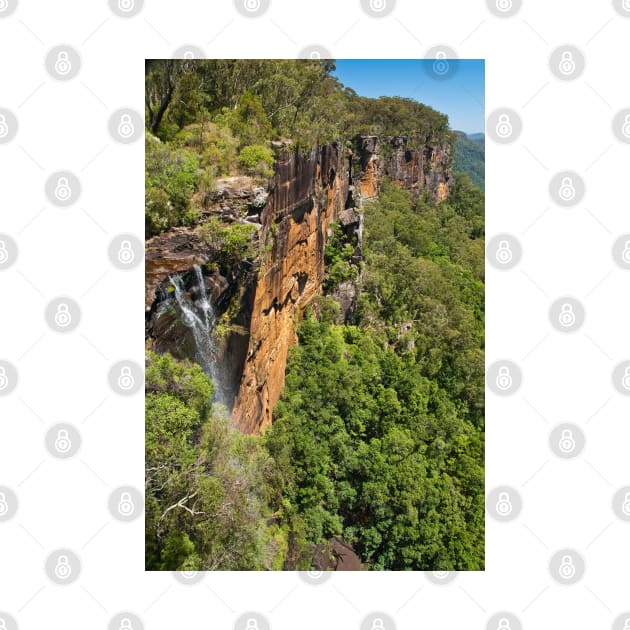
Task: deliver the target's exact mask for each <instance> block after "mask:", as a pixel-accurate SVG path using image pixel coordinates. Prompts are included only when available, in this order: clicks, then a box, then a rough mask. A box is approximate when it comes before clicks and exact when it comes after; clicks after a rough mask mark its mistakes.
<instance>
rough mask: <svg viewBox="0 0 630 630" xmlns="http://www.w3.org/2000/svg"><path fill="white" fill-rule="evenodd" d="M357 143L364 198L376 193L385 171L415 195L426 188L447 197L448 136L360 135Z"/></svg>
mask: <svg viewBox="0 0 630 630" xmlns="http://www.w3.org/2000/svg"><path fill="white" fill-rule="evenodd" d="M357 145H358V152H359V164H360V173H359V177H358V185H359V189H360V191H361V196H362V198H363V199H372V198H374V197H376V196H377V195H378V192H379V188H380V182H381V181H382V180H383V176H384V175H387V176H388V177H390V178H391V179H392V180H394V181H396V182H398V183H399V184H400V186H401V187H402V188H406V189H407V190H411V191H412V192H413V193H414V194H415V195H419V194H420V193H421V192H422V191H423V190H426V191H427V192H428V193H429V194H431V195H433V196H434V197H435V198H436V199H437V200H438V201H443V200H444V199H446V197H448V193H449V186H450V179H451V165H452V159H453V156H452V140H451V139H450V138H448V137H444V138H437V137H433V136H429V137H427V138H424V139H423V140H422V141H419V140H418V139H414V138H408V137H407V136H395V137H393V138H380V137H379V136H360V137H359V138H358V139H357Z"/></svg>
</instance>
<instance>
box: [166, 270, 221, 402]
mask: <svg viewBox="0 0 630 630" xmlns="http://www.w3.org/2000/svg"><path fill="white" fill-rule="evenodd" d="M194 270H195V285H194V286H193V287H191V291H190V292H189V293H188V294H187V293H186V289H185V287H184V282H183V280H182V278H181V276H180V275H179V274H176V275H173V276H169V280H170V282H171V284H172V285H173V288H174V290H175V291H174V293H175V300H176V301H177V304H178V306H179V308H180V309H181V312H182V321H183V322H184V324H185V325H186V326H188V327H189V328H190V329H191V331H192V335H193V338H194V340H195V349H196V355H197V356H196V358H197V362H198V363H199V365H201V367H202V369H203V371H204V372H205V373H206V374H208V375H209V376H210V378H211V379H212V381H213V383H214V398H215V401H216V402H218V403H220V404H223V405H226V396H225V392H224V391H223V387H222V379H221V374H220V370H219V366H218V363H217V358H216V355H217V347H216V343H215V340H214V337H213V334H212V333H213V331H214V327H215V323H216V314H215V311H214V308H213V307H212V300H211V297H210V295H209V293H208V291H207V289H206V283H205V281H204V279H203V274H202V272H201V267H199V265H195V266H194ZM189 295H190V298H189ZM195 295H198V298H197V299H193V296H195Z"/></svg>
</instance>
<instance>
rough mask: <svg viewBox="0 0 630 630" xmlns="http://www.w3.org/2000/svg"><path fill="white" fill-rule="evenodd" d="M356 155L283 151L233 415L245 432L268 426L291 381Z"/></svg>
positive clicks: (333, 150) (265, 219) (265, 217)
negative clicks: (290, 367) (295, 348)
mask: <svg viewBox="0 0 630 630" xmlns="http://www.w3.org/2000/svg"><path fill="white" fill-rule="evenodd" d="M348 159H349V155H348V153H347V151H345V150H344V149H343V148H341V147H340V146H339V145H337V144H330V145H326V146H324V147H322V148H320V149H317V150H315V149H313V150H311V151H310V152H309V153H308V154H307V155H300V154H299V153H297V152H294V153H285V154H284V155H282V156H281V158H280V160H279V163H278V168H277V174H276V177H275V180H274V183H273V187H272V190H271V191H270V196H269V199H268V201H267V205H266V206H265V208H264V209H263V211H262V213H261V220H262V224H263V228H262V229H263V234H262V239H261V240H262V241H263V242H264V241H265V237H267V238H273V247H272V250H271V252H270V254H269V260H268V261H267V263H266V265H265V267H264V268H263V270H262V271H261V272H260V274H259V277H258V282H257V286H256V292H255V296H254V301H253V308H252V315H251V322H250V340H249V349H248V352H247V357H246V359H245V366H244V369H243V376H242V380H241V386H240V389H239V392H238V395H237V397H236V401H235V404H234V409H233V410H232V419H233V421H234V422H235V423H236V424H237V426H238V427H239V428H240V429H241V430H242V431H244V432H245V433H254V432H259V431H264V430H265V428H266V427H268V426H269V424H270V423H271V419H272V412H273V408H274V406H275V404H276V402H277V401H278V399H279V398H280V394H281V392H282V387H283V385H284V372H285V369H286V362H287V356H288V350H289V347H290V346H291V345H293V344H294V343H295V341H296V335H295V325H296V323H297V320H298V319H299V317H300V316H301V314H302V312H303V310H304V308H305V306H306V305H307V304H308V303H309V302H310V301H311V300H312V299H313V298H314V297H315V296H316V295H318V294H320V293H321V287H322V282H323V280H324V246H325V243H326V237H327V234H326V232H327V230H328V226H329V225H330V224H331V223H332V222H333V221H335V220H336V219H337V218H338V217H339V215H340V214H341V212H342V211H343V210H344V209H345V207H346V204H347V203H350V201H349V198H348V192H349V168H348V163H347V162H348Z"/></svg>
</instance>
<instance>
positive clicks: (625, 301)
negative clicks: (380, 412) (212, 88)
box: [0, 0, 630, 630]
mask: <svg viewBox="0 0 630 630" xmlns="http://www.w3.org/2000/svg"><path fill="white" fill-rule="evenodd" d="M9 3H10V4H11V0H9ZM629 30H630V18H624V17H622V16H621V15H619V14H618V13H617V12H616V11H615V9H614V7H613V3H611V2H603V1H602V2H590V3H580V4H578V3H575V2H569V1H568V0H559V1H555V2H553V3H550V2H546V3H543V2H534V1H533V0H525V1H524V3H523V7H522V8H521V10H520V11H519V12H517V13H516V15H514V16H513V17H506V18H500V17H497V16H495V15H494V14H493V13H491V12H490V11H489V10H488V9H487V7H486V5H485V4H484V3H483V2H481V1H480V0H475V1H474V2H470V1H469V0H468V1H466V0H458V1H456V0H449V1H444V2H435V1H429V2H423V3H417V2H413V1H412V0H406V1H403V0H398V2H397V6H396V7H395V10H394V11H393V12H392V13H391V14H389V15H387V16H385V17H383V18H381V19H376V18H373V17H370V16H368V15H366V14H365V13H364V12H363V11H362V10H361V6H360V3H359V2H358V1H356V2H355V1H349V2H343V3H342V2H339V1H333V0H320V1H319V2H317V3H306V2H295V1H294V2H290V1H289V0H272V3H271V7H270V8H269V10H268V11H267V12H266V13H265V14H264V15H263V16H261V17H258V18H255V19H248V18H245V17H243V16H242V15H241V14H240V13H238V12H237V11H236V10H235V7H234V5H233V3H232V2H229V1H227V0H221V1H220V2H219V1H217V2H198V1H193V0H182V2H180V3H177V4H175V3H166V2H161V3H160V2H158V1H157V0H153V1H148V2H147V3H146V5H145V6H144V8H143V10H142V12H140V13H139V14H138V15H137V16H135V17H133V18H128V19H124V18H121V17H118V16H116V15H114V14H113V13H112V12H111V11H110V9H109V6H108V4H107V2H105V1H104V0H101V1H99V2H85V0H83V1H82V2H81V1H79V0H63V1H60V2H35V1H31V2H28V1H26V0H21V2H20V4H19V6H18V7H17V10H16V11H15V12H14V13H12V14H11V15H10V16H7V17H2V18H0V77H1V83H0V107H3V108H6V109H8V110H11V111H12V112H13V113H14V114H15V115H16V117H17V119H18V123H19V129H18V133H17V136H16V138H15V139H14V140H13V141H12V142H10V143H8V144H0V173H1V181H2V183H1V188H0V232H2V233H5V234H9V235H11V236H13V237H14V238H15V240H16V241H17V243H18V246H19V257H18V259H17V262H16V263H15V264H14V265H13V266H12V267H11V268H10V269H8V270H4V271H0V287H1V293H0V300H1V305H2V306H1V307H0V331H1V333H0V338H1V340H2V341H1V345H0V358H1V359H5V360H8V361H10V362H11V363H13V364H14V365H16V366H17V369H18V371H19V383H18V386H17V388H16V389H15V390H14V391H13V392H12V393H11V394H10V395H8V396H2V397H0V485H4V486H8V487H10V488H12V489H13V490H14V491H15V492H16V493H17V495H18V497H19V509H18V512H17V514H16V516H15V517H14V518H13V519H11V520H10V521H7V522H3V523H0V610H4V611H6V612H8V613H10V614H11V615H12V616H13V617H14V618H15V620H16V621H17V623H18V626H19V628H20V629H22V630H26V629H35V628H41V627H42V626H44V625H45V627H49V626H55V627H63V628H64V629H67V630H70V629H77V630H78V629H84V628H85V627H88V626H89V627H96V628H98V627H103V628H105V627H107V625H108V623H109V620H110V619H111V618H112V617H113V616H114V615H115V614H116V613H118V612H119V611H121V610H130V611H135V612H136V613H137V614H138V615H140V617H141V618H142V619H143V622H144V626H145V627H146V628H155V629H158V628H164V629H166V628H210V627H219V628H230V627H232V625H233V623H234V620H235V619H236V618H237V617H238V616H239V615H240V614H241V613H242V612H244V611H246V610H257V611H260V612H262V613H264V614H265V615H267V617H268V618H269V619H270V621H271V624H272V627H273V628H277V629H282V628H286V629H289V628H295V627H296V626H297V627H300V628H313V629H315V628H318V629H319V628H322V627H326V628H358V627H359V624H360V621H361V619H362V618H363V617H364V616H365V615H366V614H368V613H370V612H372V611H374V610H383V611H387V612H388V613H389V614H391V615H392V616H393V617H394V618H395V619H396V623H397V627H398V628H415V627H428V628H436V627H440V628H453V629H455V628H463V627H466V628H485V627H486V623H487V620H488V619H489V618H490V617H491V616H492V615H493V614H494V613H495V612H497V611H500V610H508V611H511V612H513V613H514V614H516V615H517V616H518V617H519V618H520V620H521V623H522V625H523V627H526V628H535V629H536V630H543V629H546V628H549V629H551V628H554V629H555V628H557V627H559V626H560V625H561V626H563V627H567V628H589V629H590V628H594V627H599V628H608V627H611V626H612V623H613V620H614V619H615V617H616V616H617V615H618V614H620V613H622V612H623V611H624V610H627V609H630V601H629V599H628V592H629V591H628V583H629V580H628V567H629V566H630V545H628V532H629V529H628V528H629V527H630V525H629V524H628V523H625V522H623V521H621V520H619V519H617V518H616V517H615V515H614V513H613V510H612V509H611V500H612V496H613V494H614V492H615V491H616V490H617V488H619V487H621V486H624V485H626V484H628V483H630V471H629V464H628V461H629V460H628V444H630V428H629V423H628V401H627V399H626V398H624V397H623V396H621V395H620V394H618V393H617V392H616V390H615V389H614V387H613V384H612V382H611V373H612V370H613V368H614V366H615V365H616V364H617V363H618V362H620V361H622V360H624V359H626V358H628V357H629V356H630V348H629V347H628V334H627V330H628V328H627V321H628V309H629V307H630V292H629V291H628V290H627V286H628V285H627V282H628V272H626V271H624V270H622V269H620V268H619V267H617V266H615V264H614V261H613V259H612V257H611V247H612V243H613V241H614V240H615V238H616V237H617V236H619V235H620V234H622V233H624V232H626V231H630V228H629V226H628V219H627V216H628V210H627V204H628V201H627V199H628V186H627V181H628V151H630V147H628V146H626V145H624V144H623V143H621V142H619V141H618V140H617V139H616V138H615V136H614V134H613V132H612V129H611V124H612V119H613V116H614V115H615V113H616V112H617V111H619V110H621V109H623V108H625V107H627V106H630V93H629V91H630V88H629V85H630V84H629V83H628V68H627V66H628V59H630V55H629V47H630V37H629ZM60 43H68V44H71V45H73V46H74V47H75V48H77V49H78V50H79V52H80V55H81V59H82V67H81V71H80V73H79V75H78V76H77V77H76V78H75V79H73V80H72V81H69V82H58V81H55V80H53V79H52V78H51V77H50V76H49V75H48V74H47V72H46V69H45V67H44V58H45V55H46V53H47V51H48V50H49V49H50V48H52V47H53V46H55V45H57V44H60ZM190 43H192V44H196V45H197V46H199V47H201V48H202V49H203V50H204V51H205V53H206V55H207V56H210V57H295V56H297V55H298V53H299V51H300V50H301V49H302V48H304V46H307V45H310V44H313V43H316V44H319V45H323V46H325V47H327V48H328V49H329V50H331V52H332V54H333V56H335V57H337V58H345V57H365V58H380V57H389V58H397V57H400V58H403V57H410V58H417V57H422V56H423V55H424V54H425V53H426V51H427V50H428V49H429V48H431V47H433V46H434V45H439V44H445V45H449V46H451V47H452V48H454V49H455V50H456V51H457V53H458V55H459V56H460V57H462V58H485V59H486V85H487V102H486V107H487V111H488V112H491V111H493V110H494V109H496V108H499V107H503V106H506V107H510V108H511V109H513V110H515V111H516V112H517V113H518V115H519V116H520V118H521V119H522V121H523V132H522V134H521V136H520V138H519V139H518V141H516V142H514V143H511V144H508V145H500V144H495V143H492V142H491V141H488V142H487V164H486V173H487V177H486V189H487V191H488V192H487V197H486V199H487V235H488V238H490V237H491V236H492V235H494V234H496V233H499V232H507V233H510V234H513V235H514V236H516V237H517V238H518V239H519V240H520V242H521V243H522V245H523V259H522V261H521V263H520V265H519V266H518V267H517V268H516V269H514V270H512V271H509V272H505V271H504V272H501V271H498V270H495V269H493V268H492V267H490V266H488V273H487V275H488V278H487V280H488V289H487V312H488V328H487V333H488V334H487V342H488V346H487V361H488V363H492V362H493V361H495V360H498V359H502V358H509V359H511V360H513V361H515V362H516V363H517V364H518V365H519V366H520V368H521V370H522V372H523V384H522V387H521V388H520V390H519V391H518V392H517V393H516V394H515V395H513V396H510V397H498V396H495V395H493V394H492V393H490V392H489V393H488V396H487V403H488V404H487V408H488V412H487V431H488V435H487V488H488V489H491V488H493V487H495V486H498V485H508V486H512V487H514V488H516V489H518V492H519V493H520V495H521V496H522V499H523V510H522V512H521V514H520V515H519V517H518V518H517V519H515V520H514V521H511V522H509V523H501V522H497V521H496V520H493V519H491V518H488V520H487V570H486V571H485V573H468V574H463V573H462V574H459V575H458V576H457V578H456V579H455V580H454V581H453V582H451V583H450V584H449V585H448V586H436V585H434V584H433V583H431V582H430V581H428V580H427V579H426V577H425V576H424V575H423V574H421V573H413V574H412V573H410V574H391V573H370V574H367V573H366V574H335V575H334V576H333V577H332V579H330V580H329V581H327V582H326V583H325V584H322V585H320V586H309V585H307V584H305V583H304V582H303V581H301V580H300V579H299V578H298V577H297V575H296V574H294V573H274V574H265V575H262V574H253V573H217V574H208V575H207V576H206V577H205V579H204V580H203V581H202V582H200V583H199V584H197V585H195V586H184V585H181V584H180V583H178V582H177V581H175V580H174V579H173V576H172V575H171V574H170V573H164V574H156V573H154V574H150V573H145V572H144V571H143V559H144V541H143V525H142V519H139V520H136V521H134V522H132V523H121V522H119V521H116V520H114V519H113V518H112V517H111V516H110V514H109V512H108V508H107V499H108V496H109V494H110V492H111V491H112V490H113V489H114V488H116V487H118V486H121V485H125V484H129V485H132V486H136V487H138V488H142V486H143V444H144V424H143V397H142V393H139V394H137V395H135V396H131V397H120V396H117V395H116V394H114V393H113V392H112V391H111V390H110V389H109V387H108V382H107V372H108V370H109V368H110V366H111V365H112V364H113V363H115V362H116V361H118V360H121V359H132V360H135V361H137V362H138V363H142V362H143V317H142V313H143V296H144V283H143V273H142V268H141V267H139V268H137V269H135V270H133V271H129V272H123V271H119V270H117V269H115V268H114V267H113V266H112V265H111V264H110V263H109V260H108V258H107V246H108V244H109V242H110V240H111V239H112V238H113V237H114V236H115V235H117V234H120V233H123V232H130V233H133V234H136V235H138V236H140V237H142V234H143V231H144V226H143V143H142V141H139V142H137V143H134V144H131V145H123V144H118V143H116V142H114V141H113V140H112V138H111V137H110V136H109V134H108V129H107V123H108V118H109V116H110V114H111V113H112V112H113V111H114V110H116V109H118V108H120V107H132V108H134V109H136V110H138V111H140V112H142V111H143V73H144V66H143V60H144V58H145V57H170V56H172V54H173V52H174V51H175V50H176V49H177V48H179V47H180V46H182V45H186V44H190ZM565 43H571V44H573V45H575V46H577V47H578V48H580V49H581V51H582V52H583V54H584V56H585V59H586V68H585V71H584V73H583V75H582V76H581V77H580V78H579V79H577V80H575V81H570V82H561V81H559V80H558V79H557V78H556V77H554V76H553V75H552V74H551V72H550V71H549V66H548V60H549V56H550V54H551V52H552V50H553V49H554V48H555V47H556V46H558V45H561V44H565ZM418 97H419V98H420V99H421V98H422V95H421V94H419V95H418ZM60 169H69V170H71V171H73V172H75V173H76V174H77V175H78V176H79V177H80V179H81V183H82V188H83V193H82V196H81V198H80V200H79V202H78V203H77V204H75V205H72V206H71V207H68V208H59V207H55V206H53V205H51V204H50V203H49V201H48V200H47V199H46V197H45V195H44V182H45V180H46V177H47V176H48V175H49V174H50V173H51V172H53V171H56V170H60ZM569 169H570V170H574V171H576V172H578V173H579V174H580V175H581V176H582V177H583V178H584V180H585V182H586V195H585V198H584V200H583V201H582V202H581V203H580V204H578V205H576V206H575V207H570V208H562V207H559V206H557V205H555V204H554V203H553V202H552V200H551V199H550V196H549V192H548V184H549V181H550V179H551V178H552V176H553V175H554V174H555V173H556V172H558V171H562V170H569ZM60 295H67V296H71V297H73V298H75V299H76V300H78V301H79V303H80V305H81V308H82V315H83V317H82V321H81V324H80V326H79V328H78V329H77V330H76V331H74V332H72V333H70V334H67V335H61V334H58V333H55V332H53V331H51V330H50V329H49V328H48V327H47V326H46V323H45V320H44V309H45V306H46V304H47V303H48V302H49V301H50V300H51V299H53V298H55V297H58V296H60ZM562 295H572V296H575V297H577V298H578V299H580V300H581V301H582V302H583V304H584V305H585V308H586V322H585V324H584V326H583V327H582V329H580V330H579V331H578V332H576V333H574V334H571V335H562V334H560V333H558V332H557V331H555V330H554V329H553V328H552V327H551V326H550V323H549V320H548V309H549V306H550V304H551V302H552V301H553V300H554V299H556V298H557V297H560V296H562ZM59 422H69V423H71V424H74V425H75V426H76V427H78V428H79V430H80V432H81V435H82V446H81V450H80V451H79V453H78V454H77V455H76V456H75V457H73V458H71V459H69V460H59V459H54V458H52V457H51V456H50V455H49V454H48V452H47V451H46V449H45V445H44V435H45V432H46V430H47V428H48V427H50V426H52V425H54V424H56V423H59ZM563 422H571V423H574V424H577V425H579V426H580V427H581V428H582V430H583V431H584V432H585V436H586V446H585V449H584V451H583V452H582V453H581V454H580V456H579V457H576V458H575V459H571V460H562V459H559V458H557V457H555V456H554V454H553V453H552V452H551V450H550V449H549V444H548V436H549V433H550V431H551V429H552V428H553V427H554V426H555V425H557V424H559V423H563ZM60 547H69V548H71V549H74V551H76V552H77V553H78V554H79V556H80V557H81V561H82V567H83V568H82V573H81V575H80V579H79V580H78V581H77V582H75V583H73V584H72V585H69V586H63V587H61V586H57V585H55V584H53V583H52V582H51V581H50V580H49V579H48V578H47V576H46V574H45V573H44V561H45V558H46V556H47V555H48V553H50V552H51V551H53V550H54V549H57V548H60ZM563 547H571V548H574V549H576V550H578V551H579V552H580V553H581V554H582V555H583V556H584V558H585V561H586V573H585V576H584V578H583V579H582V580H581V581H580V582H579V583H577V584H576V585H573V586H562V585H560V584H558V583H557V582H555V581H554V580H552V579H551V577H550V574H549V571H548V561H549V558H550V556H551V555H552V553H553V552H555V551H556V550H557V549H559V548H563ZM7 627H9V628H10V625H7ZM622 627H623V623H622V624H621V626H620V628H622Z"/></svg>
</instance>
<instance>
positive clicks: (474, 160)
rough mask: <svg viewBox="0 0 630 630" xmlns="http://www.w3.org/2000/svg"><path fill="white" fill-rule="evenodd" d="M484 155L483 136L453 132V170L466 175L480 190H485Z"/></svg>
mask: <svg viewBox="0 0 630 630" xmlns="http://www.w3.org/2000/svg"><path fill="white" fill-rule="evenodd" d="M485 153H486V151H485V137H484V134H482V133H481V134H477V133H475V134H469V135H466V134H465V133H463V132H461V131H457V132H455V170H456V171H458V172H459V173H467V174H468V176H469V177H470V179H471V180H472V182H473V184H475V186H477V187H478V188H479V189H481V190H484V188H485V177H486V169H485V159H486V157H485Z"/></svg>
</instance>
